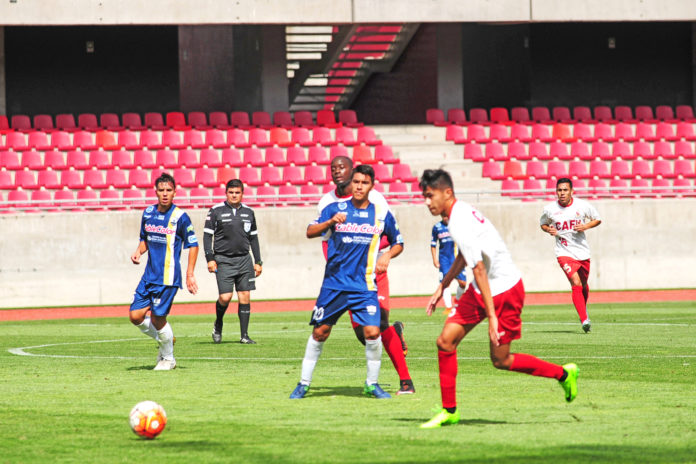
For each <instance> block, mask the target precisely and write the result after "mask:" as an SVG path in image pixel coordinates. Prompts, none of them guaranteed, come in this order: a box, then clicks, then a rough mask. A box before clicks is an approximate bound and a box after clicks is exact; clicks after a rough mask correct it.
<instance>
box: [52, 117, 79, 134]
mask: <svg viewBox="0 0 696 464" xmlns="http://www.w3.org/2000/svg"><path fill="white" fill-rule="evenodd" d="M56 129H58V130H62V131H66V132H75V131H76V130H77V124H75V117H74V116H73V115H72V114H57V115H56Z"/></svg>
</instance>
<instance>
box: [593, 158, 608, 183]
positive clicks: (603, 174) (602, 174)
mask: <svg viewBox="0 0 696 464" xmlns="http://www.w3.org/2000/svg"><path fill="white" fill-rule="evenodd" d="M590 177H592V178H598V179H608V178H610V177H611V174H610V173H609V168H608V167H607V163H606V162H604V161H599V160H595V161H590Z"/></svg>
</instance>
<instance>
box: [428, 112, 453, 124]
mask: <svg viewBox="0 0 696 464" xmlns="http://www.w3.org/2000/svg"><path fill="white" fill-rule="evenodd" d="M425 122H427V123H428V124H433V125H435V126H446V125H448V122H447V120H446V119H445V112H444V111H442V110H441V109H439V108H428V109H427V110H425Z"/></svg>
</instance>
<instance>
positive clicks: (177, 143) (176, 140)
mask: <svg viewBox="0 0 696 464" xmlns="http://www.w3.org/2000/svg"><path fill="white" fill-rule="evenodd" d="M162 145H163V146H164V147H165V148H169V149H172V150H178V149H180V148H186V145H184V142H183V140H182V137H181V132H178V131H175V130H172V129H168V130H165V131H164V132H162Z"/></svg>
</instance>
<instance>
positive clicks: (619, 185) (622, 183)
mask: <svg viewBox="0 0 696 464" xmlns="http://www.w3.org/2000/svg"><path fill="white" fill-rule="evenodd" d="M609 193H610V195H611V196H613V197H614V198H621V197H626V196H628V195H629V194H630V191H629V186H628V182H626V179H611V180H610V181H609Z"/></svg>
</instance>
